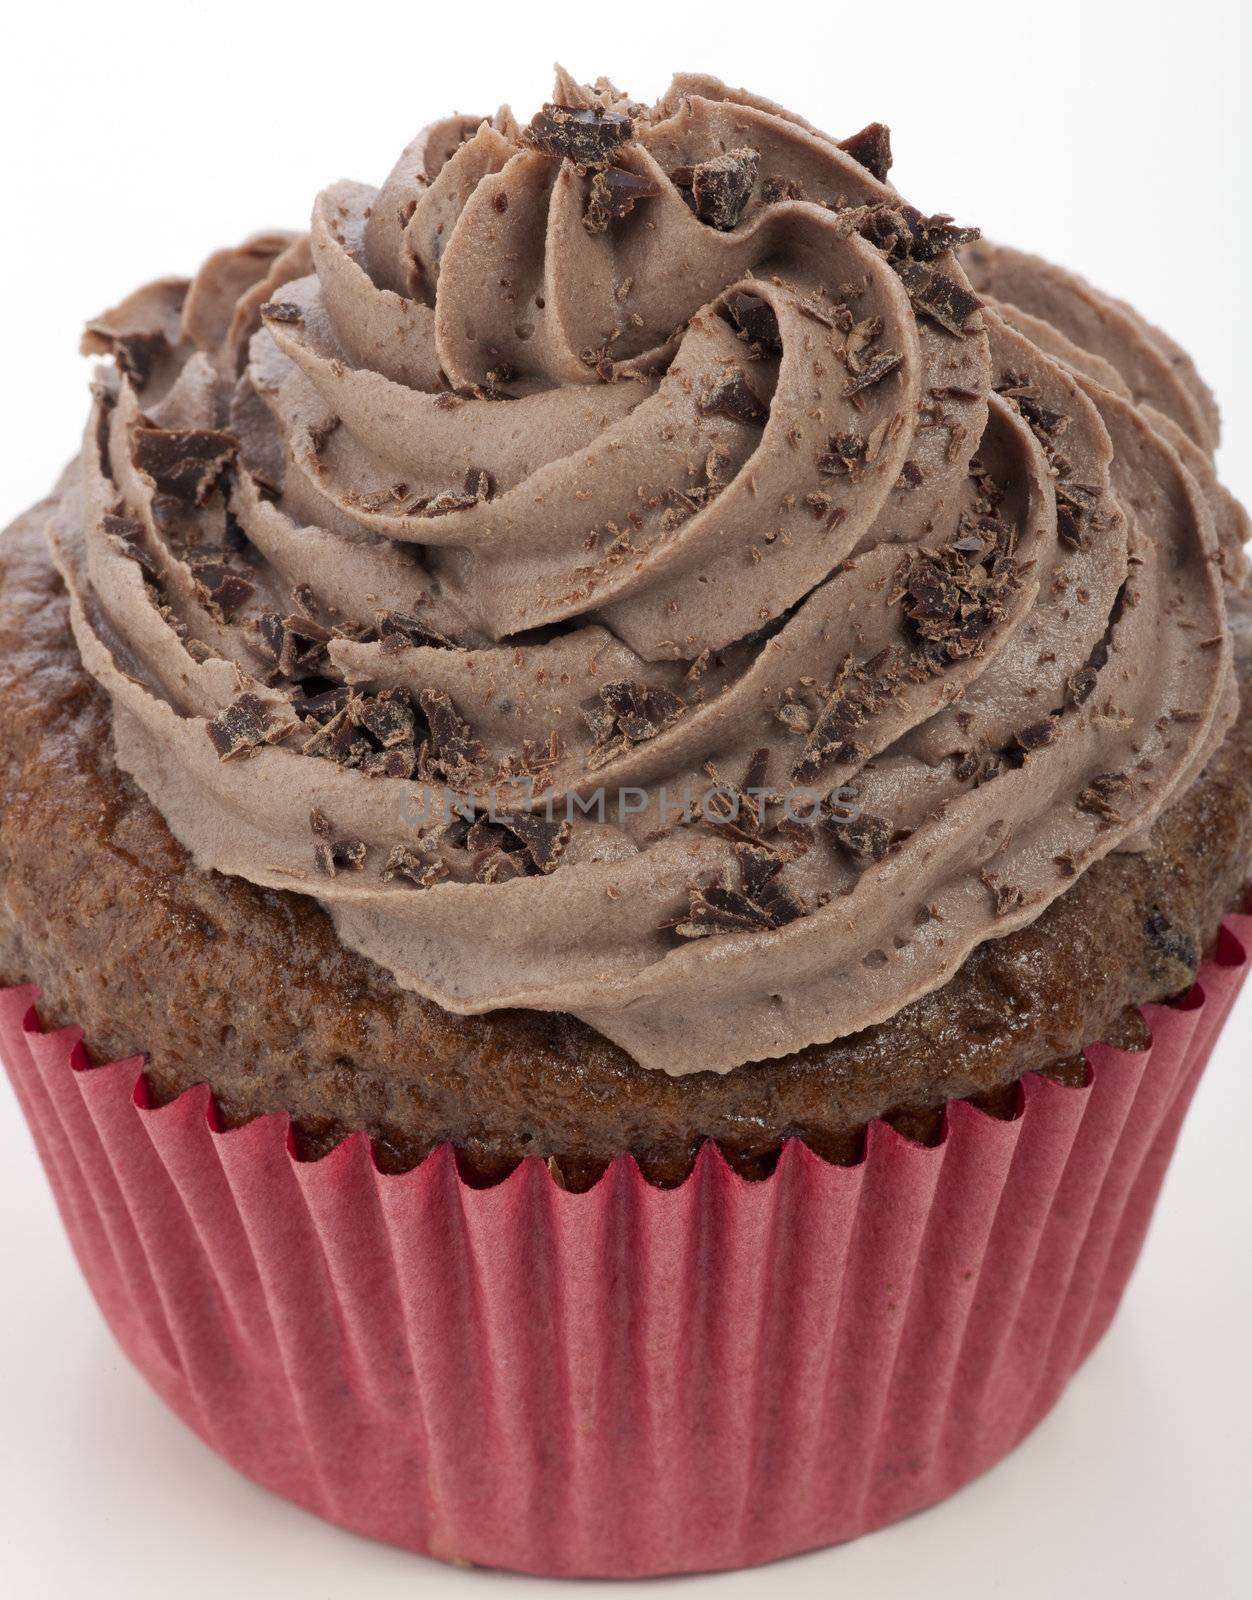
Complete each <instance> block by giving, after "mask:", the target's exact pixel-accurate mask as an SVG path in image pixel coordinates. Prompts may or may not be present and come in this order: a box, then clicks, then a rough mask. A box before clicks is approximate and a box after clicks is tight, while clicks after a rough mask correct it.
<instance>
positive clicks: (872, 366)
mask: <svg viewBox="0 0 1252 1600" xmlns="http://www.w3.org/2000/svg"><path fill="white" fill-rule="evenodd" d="M903 365H904V357H903V356H902V355H901V354H900V352H899V351H898V350H884V351H883V352H882V353H881V354H880V355H876V356H875V357H874V358H873V359H872V360H871V361H869V362H867V363H866V365H865V367H864V368H863V370H862V371H860V372H853V373H851V374H850V375H849V376H848V378H847V379H846V380H845V382H844V385H843V392H844V395H845V396H846V397H848V398H851V396H852V395H854V394H860V392H861V391H862V389H870V388H873V386H874V384H876V383H881V382H882V380H883V379H884V378H886V377H889V376H890V375H891V373H893V372H894V371H895V370H896V368H897V367H901V366H903Z"/></svg>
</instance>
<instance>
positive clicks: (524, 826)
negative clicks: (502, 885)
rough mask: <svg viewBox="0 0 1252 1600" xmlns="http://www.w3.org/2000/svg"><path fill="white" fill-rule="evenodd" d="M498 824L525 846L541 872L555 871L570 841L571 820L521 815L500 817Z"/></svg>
mask: <svg viewBox="0 0 1252 1600" xmlns="http://www.w3.org/2000/svg"><path fill="white" fill-rule="evenodd" d="M497 821H498V822H499V823H500V825H501V827H503V828H507V829H508V831H509V832H510V833H511V834H512V835H513V836H514V838H516V839H518V840H520V842H521V843H522V844H523V845H524V846H525V847H526V852H527V854H528V855H529V857H530V859H531V861H532V862H534V864H535V866H536V867H537V868H538V869H539V871H540V872H545V873H546V872H552V871H554V870H555V869H556V866H557V863H558V862H559V861H560V859H561V855H562V853H563V852H564V850H565V846H566V845H567V844H568V843H569V839H570V832H571V828H570V823H569V820H568V818H566V817H547V816H543V815H542V814H536V813H533V812H522V813H520V814H519V815H517V816H509V817H499V818H497Z"/></svg>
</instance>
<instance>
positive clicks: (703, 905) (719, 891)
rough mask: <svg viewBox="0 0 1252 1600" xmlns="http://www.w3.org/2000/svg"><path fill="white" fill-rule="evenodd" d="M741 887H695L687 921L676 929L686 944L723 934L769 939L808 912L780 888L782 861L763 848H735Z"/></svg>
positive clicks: (749, 846) (792, 895)
mask: <svg viewBox="0 0 1252 1600" xmlns="http://www.w3.org/2000/svg"><path fill="white" fill-rule="evenodd" d="M735 857H736V860H737V861H738V863H739V873H740V880H741V887H740V888H738V889H733V888H731V887H730V885H729V884H727V883H726V882H725V881H723V882H721V883H715V884H712V885H710V886H709V887H708V888H701V887H699V886H696V885H693V886H692V887H691V890H690V895H691V906H690V910H689V911H688V913H687V916H686V918H685V919H684V920H683V921H682V922H679V923H677V924H676V925H675V926H674V932H675V933H676V934H678V936H679V937H680V938H683V939H703V938H706V937H708V936H709V935H711V934H719V933H766V932H768V931H769V930H770V929H773V928H781V927H783V926H784V925H785V924H786V923H788V922H794V921H795V920H796V918H797V917H802V916H804V914H805V912H806V911H807V909H808V908H807V906H806V905H805V903H804V901H803V900H801V899H800V897H799V896H798V895H796V894H794V893H793V892H792V890H791V889H789V888H788V887H787V886H786V884H784V883H783V882H782V879H781V877H780V874H781V872H782V868H783V865H784V862H783V859H782V857H781V856H779V855H777V854H776V853H775V852H774V851H772V850H766V849H764V848H763V847H762V846H760V845H753V844H741V845H736V847H735Z"/></svg>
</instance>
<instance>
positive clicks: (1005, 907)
mask: <svg viewBox="0 0 1252 1600" xmlns="http://www.w3.org/2000/svg"><path fill="white" fill-rule="evenodd" d="M979 877H980V878H981V879H982V881H983V885H984V887H985V888H986V889H987V890H988V891H989V893H990V895H991V904H992V908H993V910H994V911H995V914H996V916H997V917H1007V916H1008V914H1009V913H1010V912H1011V911H1018V910H1020V909H1021V907H1022V906H1024V905H1025V904H1026V895H1025V892H1024V891H1023V890H1021V889H1019V888H1017V886H1016V885H1015V884H1011V883H1005V882H1003V880H1002V879H1000V878H997V877H995V876H993V874H991V873H990V872H987V871H986V870H985V869H984V870H983V871H982V872H980V873H979Z"/></svg>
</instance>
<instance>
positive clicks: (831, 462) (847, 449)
mask: <svg viewBox="0 0 1252 1600" xmlns="http://www.w3.org/2000/svg"><path fill="white" fill-rule="evenodd" d="M865 447H866V441H865V435H864V434H861V433H832V434H831V436H830V439H829V441H828V444H827V447H826V449H825V450H824V451H823V452H822V454H821V455H820V456H818V458H817V470H818V472H820V473H821V475H822V476H823V477H824V478H846V477H850V476H851V475H852V474H853V473H854V472H855V471H856V470H857V469H858V468H859V467H860V466H861V465H862V463H863V462H864V460H865Z"/></svg>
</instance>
